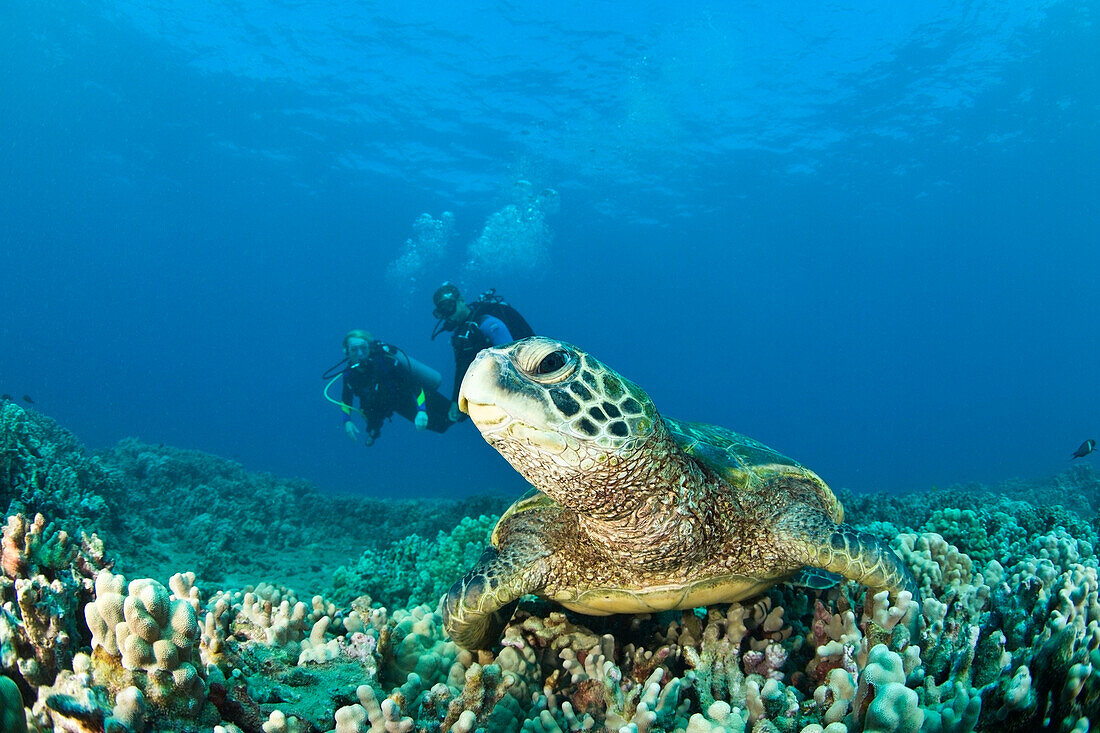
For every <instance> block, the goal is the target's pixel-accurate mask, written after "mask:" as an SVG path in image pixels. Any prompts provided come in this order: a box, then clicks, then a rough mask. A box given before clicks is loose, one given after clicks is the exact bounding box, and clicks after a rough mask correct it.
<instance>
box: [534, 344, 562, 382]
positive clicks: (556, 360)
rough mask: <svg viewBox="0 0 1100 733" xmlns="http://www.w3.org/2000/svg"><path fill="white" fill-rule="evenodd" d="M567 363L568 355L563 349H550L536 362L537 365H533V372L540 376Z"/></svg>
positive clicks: (552, 371) (554, 370) (551, 372)
mask: <svg viewBox="0 0 1100 733" xmlns="http://www.w3.org/2000/svg"><path fill="white" fill-rule="evenodd" d="M568 363H569V357H568V355H566V353H565V352H564V351H562V350H561V349H559V350H557V351H551V352H550V353H549V354H547V355H546V356H544V357H542V361H540V362H539V363H538V366H536V367H535V374H538V375H539V376H540V377H544V376H547V375H549V374H553V373H554V372H556V371H558V370H559V369H561V368H562V367H564V366H565V365H566V364H568Z"/></svg>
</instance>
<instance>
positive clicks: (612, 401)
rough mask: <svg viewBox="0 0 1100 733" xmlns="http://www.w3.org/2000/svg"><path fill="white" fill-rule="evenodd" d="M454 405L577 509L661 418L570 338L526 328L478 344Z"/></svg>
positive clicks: (533, 478)
mask: <svg viewBox="0 0 1100 733" xmlns="http://www.w3.org/2000/svg"><path fill="white" fill-rule="evenodd" d="M458 401H459V408H460V409H461V410H462V411H463V412H466V413H467V414H469V416H470V418H471V419H472V420H473V421H474V424H475V425H477V428H478V430H480V431H481V434H482V436H483V437H484V438H485V440H486V441H487V442H488V443H489V444H490V445H491V446H493V447H494V448H496V449H497V450H498V451H499V452H500V453H501V455H503V456H504V457H505V458H506V459H507V460H508V462H509V463H511V464H512V466H513V467H514V468H515V469H516V470H517V471H519V472H520V473H521V474H523V476H524V477H525V478H526V479H527V480H528V481H530V482H531V483H532V484H533V485H534V486H535V487H537V488H538V489H540V490H541V491H543V492H544V493H546V494H547V495H548V496H550V497H551V498H553V499H555V500H557V501H558V502H559V503H561V504H563V505H565V506H568V507H570V508H573V509H576V510H578V511H584V510H585V508H586V506H588V505H589V504H593V503H594V504H595V505H596V506H599V505H600V503H602V502H605V501H606V500H607V499H606V497H605V496H603V495H602V494H600V493H599V491H598V489H604V488H606V486H607V485H608V481H609V480H613V477H614V476H616V475H618V474H620V473H622V472H623V471H624V470H628V467H629V466H630V465H631V464H633V463H635V462H636V461H635V460H632V459H634V458H635V457H636V454H637V453H638V452H639V451H640V450H641V449H642V447H643V446H644V445H645V444H646V443H647V441H649V440H650V439H651V438H652V437H653V436H654V434H655V433H659V432H662V431H664V430H665V428H664V423H663V422H662V421H661V418H660V416H659V415H658V413H657V409H656V408H655V407H654V406H653V403H652V401H650V399H649V396H648V395H646V393H645V392H643V391H642V390H641V389H640V388H639V387H638V386H637V385H635V384H634V383H632V382H630V381H629V380H627V379H625V378H623V377H622V376H621V375H619V374H618V373H616V372H615V370H613V369H611V368H610V367H608V366H606V365H604V364H603V363H602V362H600V361H599V360H597V359H595V358H593V357H592V356H590V355H589V354H587V353H585V352H584V351H581V350H580V349H578V348H577V347H575V346H572V345H571V344H567V343H564V342H562V341H556V340H554V339H549V338H544V337H541V336H533V337H531V338H526V339H523V340H520V341H514V342H512V343H510V344H505V345H503V346H498V347H495V348H490V349H485V350H484V351H482V352H481V353H480V354H479V355H478V356H477V358H476V359H474V361H473V363H472V364H471V365H470V368H469V369H467V370H466V376H465V378H464V379H463V380H462V388H461V391H460V394H459V398H458Z"/></svg>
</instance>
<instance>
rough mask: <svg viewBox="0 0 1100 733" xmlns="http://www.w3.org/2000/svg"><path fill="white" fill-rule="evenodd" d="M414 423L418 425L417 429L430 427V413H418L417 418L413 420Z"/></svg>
mask: <svg viewBox="0 0 1100 733" xmlns="http://www.w3.org/2000/svg"><path fill="white" fill-rule="evenodd" d="M413 425H416V429H417V430H423V429H424V428H426V427H428V413H426V412H418V413H416V419H415V420H413Z"/></svg>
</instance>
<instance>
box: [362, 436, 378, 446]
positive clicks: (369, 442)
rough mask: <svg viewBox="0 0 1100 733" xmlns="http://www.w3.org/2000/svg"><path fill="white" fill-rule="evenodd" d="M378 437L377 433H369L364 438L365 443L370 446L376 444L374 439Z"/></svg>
mask: <svg viewBox="0 0 1100 733" xmlns="http://www.w3.org/2000/svg"><path fill="white" fill-rule="evenodd" d="M377 437H378V436H376V435H371V434H370V433H367V437H365V438H363V445H365V446H367V447H368V448H370V447H371V446H372V445H374V440H375V438H377Z"/></svg>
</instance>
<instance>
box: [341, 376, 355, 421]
mask: <svg viewBox="0 0 1100 733" xmlns="http://www.w3.org/2000/svg"><path fill="white" fill-rule="evenodd" d="M343 383H344V387H343V389H342V390H341V391H340V402H341V403H343V404H342V406H341V407H340V409H341V410H343V411H344V422H351V406H352V405H354V404H355V403H354V402H352V400H354V399H355V393H354V392H352V391H351V385H350V384H348V374H347V372H344V379H343Z"/></svg>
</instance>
